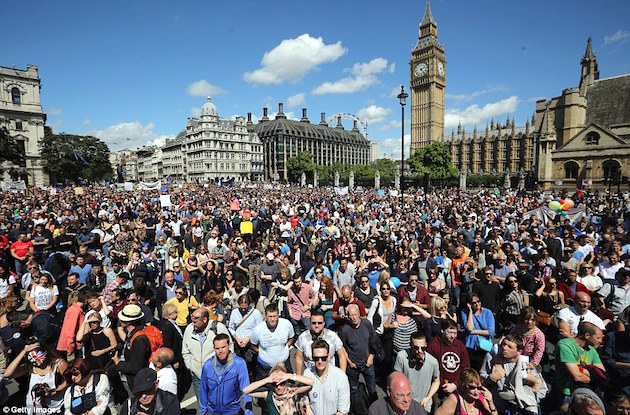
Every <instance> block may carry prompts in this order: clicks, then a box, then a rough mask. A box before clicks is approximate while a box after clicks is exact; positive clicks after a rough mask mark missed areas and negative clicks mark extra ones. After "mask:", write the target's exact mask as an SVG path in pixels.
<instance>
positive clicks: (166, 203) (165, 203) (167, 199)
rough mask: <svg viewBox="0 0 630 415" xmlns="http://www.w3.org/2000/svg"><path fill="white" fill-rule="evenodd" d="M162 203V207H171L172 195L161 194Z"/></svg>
mask: <svg viewBox="0 0 630 415" xmlns="http://www.w3.org/2000/svg"><path fill="white" fill-rule="evenodd" d="M160 205H162V207H163V208H164V207H171V195H160Z"/></svg>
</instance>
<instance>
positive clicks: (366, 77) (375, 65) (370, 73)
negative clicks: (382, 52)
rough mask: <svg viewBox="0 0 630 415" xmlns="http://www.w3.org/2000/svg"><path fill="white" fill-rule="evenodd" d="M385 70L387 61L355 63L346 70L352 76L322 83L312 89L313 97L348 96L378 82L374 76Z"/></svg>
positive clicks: (381, 59)
mask: <svg viewBox="0 0 630 415" xmlns="http://www.w3.org/2000/svg"><path fill="white" fill-rule="evenodd" d="M385 70H387V59H383V58H375V59H372V60H371V61H370V62H367V63H355V64H354V66H353V67H352V68H351V69H349V70H348V69H347V70H346V71H349V72H350V73H351V74H352V76H349V77H346V78H343V79H340V80H338V81H335V82H324V83H323V84H321V85H320V86H318V87H316V88H315V89H313V91H312V92H313V94H314V95H322V94H350V93H353V92H357V91H362V90H364V89H367V88H369V87H370V86H372V85H374V84H375V83H377V82H378V78H377V76H376V74H379V73H381V72H383V71H385Z"/></svg>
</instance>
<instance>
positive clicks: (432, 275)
mask: <svg viewBox="0 0 630 415" xmlns="http://www.w3.org/2000/svg"><path fill="white" fill-rule="evenodd" d="M445 288H446V282H444V281H442V280H441V279H440V271H439V270H438V269H437V268H431V269H430V270H429V280H428V281H427V291H428V292H429V295H430V296H431V298H436V297H438V296H439V294H440V291H442V290H443V289H445Z"/></svg>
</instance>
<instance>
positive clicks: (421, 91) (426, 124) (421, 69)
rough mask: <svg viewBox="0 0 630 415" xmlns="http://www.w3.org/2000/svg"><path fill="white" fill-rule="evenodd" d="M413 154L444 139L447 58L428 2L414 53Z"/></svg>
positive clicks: (412, 86)
mask: <svg viewBox="0 0 630 415" xmlns="http://www.w3.org/2000/svg"><path fill="white" fill-rule="evenodd" d="M409 64H410V89H411V152H412V154H413V152H414V151H415V150H416V149H418V148H422V147H425V146H426V145H428V144H430V143H431V142H432V141H435V140H441V139H443V138H444V90H445V88H446V56H445V54H444V48H443V47H442V45H441V44H440V42H439V40H438V38H437V23H436V22H435V20H434V19H433V13H432V12H431V4H430V3H429V0H427V6H426V9H425V12H424V17H423V19H422V22H421V23H420V27H419V33H418V41H417V43H416V46H415V47H414V49H413V51H412V52H411V61H410V62H409Z"/></svg>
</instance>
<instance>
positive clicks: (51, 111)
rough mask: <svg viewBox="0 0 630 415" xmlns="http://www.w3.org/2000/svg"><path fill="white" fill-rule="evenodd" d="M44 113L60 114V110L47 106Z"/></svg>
mask: <svg viewBox="0 0 630 415" xmlns="http://www.w3.org/2000/svg"><path fill="white" fill-rule="evenodd" d="M46 113H47V114H48V115H61V110H60V109H59V108H49V109H48V111H46Z"/></svg>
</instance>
